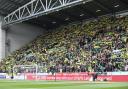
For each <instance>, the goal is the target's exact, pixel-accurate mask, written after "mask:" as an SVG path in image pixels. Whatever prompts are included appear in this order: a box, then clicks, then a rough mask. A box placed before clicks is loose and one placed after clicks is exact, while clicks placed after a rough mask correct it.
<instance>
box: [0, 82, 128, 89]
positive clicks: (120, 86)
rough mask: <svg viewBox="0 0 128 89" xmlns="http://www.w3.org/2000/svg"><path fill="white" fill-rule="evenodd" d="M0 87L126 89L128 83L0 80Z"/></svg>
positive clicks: (16, 88)
mask: <svg viewBox="0 0 128 89" xmlns="http://www.w3.org/2000/svg"><path fill="white" fill-rule="evenodd" d="M0 89H128V83H126V82H125V83H114V82H85V81H56V82H55V81H19V80H17V81H16V80H0Z"/></svg>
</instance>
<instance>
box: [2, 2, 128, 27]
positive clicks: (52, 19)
mask: <svg viewBox="0 0 128 89" xmlns="http://www.w3.org/2000/svg"><path fill="white" fill-rule="evenodd" d="M30 1H31V0H0V14H1V15H3V16H7V15H8V14H9V13H11V12H13V11H15V10H16V9H18V8H19V7H21V6H23V5H24V4H26V3H28V2H30ZM42 1H43V0H42ZM70 1H71V0H70ZM127 10H128V0H92V1H90V2H87V3H82V4H79V5H75V6H71V7H70V6H69V8H65V9H62V10H59V11H55V12H52V13H49V14H45V15H42V16H39V17H35V18H32V19H29V20H26V22H28V23H31V24H36V25H39V26H41V27H43V28H46V29H51V28H55V27H58V26H60V25H62V24H67V23H70V22H74V21H80V20H83V19H89V18H97V17H98V16H102V15H106V14H111V13H113V12H120V11H127Z"/></svg>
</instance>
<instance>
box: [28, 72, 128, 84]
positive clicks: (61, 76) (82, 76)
mask: <svg viewBox="0 0 128 89" xmlns="http://www.w3.org/2000/svg"><path fill="white" fill-rule="evenodd" d="M26 79H27V80H76V81H78V80H79V81H80V80H81V81H91V80H92V74H91V73H90V74H88V73H56V74H54V75H51V74H48V73H47V74H46V73H45V74H37V75H35V74H26ZM97 80H99V81H104V80H107V81H112V82H128V75H117V74H116V75H112V73H111V75H110V74H109V75H107V74H105V75H98V78H97Z"/></svg>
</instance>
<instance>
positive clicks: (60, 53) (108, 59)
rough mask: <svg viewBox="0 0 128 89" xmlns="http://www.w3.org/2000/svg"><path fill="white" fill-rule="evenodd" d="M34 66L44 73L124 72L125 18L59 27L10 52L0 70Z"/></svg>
mask: <svg viewBox="0 0 128 89" xmlns="http://www.w3.org/2000/svg"><path fill="white" fill-rule="evenodd" d="M34 64H37V65H39V66H44V65H45V67H44V68H45V69H43V70H45V71H46V72H52V71H56V72H86V71H89V72H113V71H128V17H127V16H125V17H119V18H115V19H112V18H111V17H107V16H106V17H100V18H98V19H95V20H91V21H83V22H80V23H76V24H70V25H68V26H61V27H59V28H57V29H55V30H52V31H49V32H48V33H47V34H45V35H41V36H39V37H37V38H36V39H35V40H33V41H32V42H31V43H29V44H28V45H26V46H24V47H23V48H21V49H19V50H17V51H15V52H13V53H12V54H11V55H10V56H8V57H7V58H5V59H4V60H3V61H2V62H1V63H0V65H1V67H0V70H1V71H2V72H7V70H8V69H9V68H10V66H11V65H34ZM1 71H0V72H1Z"/></svg>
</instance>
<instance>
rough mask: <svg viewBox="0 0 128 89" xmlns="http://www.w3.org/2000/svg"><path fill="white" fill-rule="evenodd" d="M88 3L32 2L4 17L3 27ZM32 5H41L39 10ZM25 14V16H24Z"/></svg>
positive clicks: (67, 0) (74, 0) (63, 0)
mask: <svg viewBox="0 0 128 89" xmlns="http://www.w3.org/2000/svg"><path fill="white" fill-rule="evenodd" d="M46 1H47V0H46ZM46 1H45V2H46ZM90 1H92V0H55V1H54V2H48V1H47V3H44V0H32V1H30V2H29V3H27V4H25V5H24V6H22V7H20V8H18V9H17V10H15V11H14V12H12V13H11V14H9V15H8V16H6V17H5V18H4V22H5V25H9V24H15V23H19V22H21V21H26V20H28V19H32V18H36V17H39V16H42V15H45V14H48V13H52V12H55V11H58V10H62V9H65V8H69V7H71V6H76V5H79V4H82V3H83V2H85V3H86V2H90ZM33 3H37V5H38V4H39V5H41V6H40V8H37V5H33ZM28 6H31V8H28ZM25 10H26V12H25ZM21 13H22V14H21ZM26 13H27V15H25V14H26Z"/></svg>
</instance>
